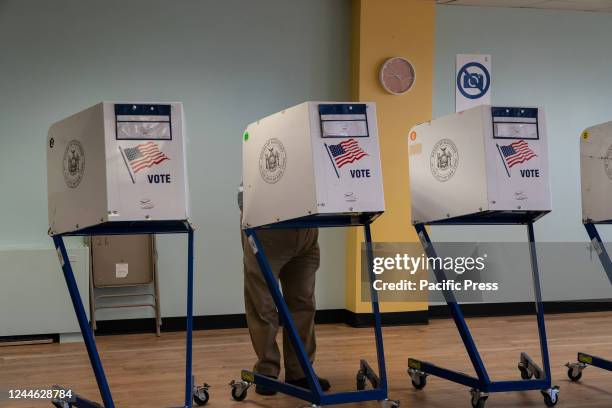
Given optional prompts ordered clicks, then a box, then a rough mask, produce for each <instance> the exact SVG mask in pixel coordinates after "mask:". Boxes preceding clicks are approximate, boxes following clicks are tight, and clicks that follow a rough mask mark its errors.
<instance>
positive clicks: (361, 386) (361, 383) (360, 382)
mask: <svg viewBox="0 0 612 408" xmlns="http://www.w3.org/2000/svg"><path fill="white" fill-rule="evenodd" d="M355 387H356V388H357V390H358V391H363V390H365V388H366V376H365V373H364V372H363V371H362V370H359V371H358V372H357V377H356V379H355Z"/></svg>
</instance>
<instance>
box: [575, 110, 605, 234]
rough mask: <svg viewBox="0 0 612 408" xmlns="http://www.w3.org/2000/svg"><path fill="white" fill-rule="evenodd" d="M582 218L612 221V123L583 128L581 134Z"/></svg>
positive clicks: (592, 220)
mask: <svg viewBox="0 0 612 408" xmlns="http://www.w3.org/2000/svg"><path fill="white" fill-rule="evenodd" d="M580 176H581V184H582V219H583V220H584V221H585V222H592V223H602V222H612V205H610V203H612V122H606V123H602V124H600V125H596V126H592V127H589V128H587V129H585V130H584V132H582V135H581V136H580Z"/></svg>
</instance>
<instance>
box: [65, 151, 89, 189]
mask: <svg viewBox="0 0 612 408" xmlns="http://www.w3.org/2000/svg"><path fill="white" fill-rule="evenodd" d="M63 163H64V181H65V182H66V185H67V186H68V187H70V188H76V187H77V186H78V185H79V184H80V183H81V180H82V179H83V172H84V171H85V151H84V150H83V145H81V142H79V141H78V140H71V141H70V142H68V145H67V146H66V151H64V159H63Z"/></svg>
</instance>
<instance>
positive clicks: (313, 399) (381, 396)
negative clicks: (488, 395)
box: [231, 214, 399, 408]
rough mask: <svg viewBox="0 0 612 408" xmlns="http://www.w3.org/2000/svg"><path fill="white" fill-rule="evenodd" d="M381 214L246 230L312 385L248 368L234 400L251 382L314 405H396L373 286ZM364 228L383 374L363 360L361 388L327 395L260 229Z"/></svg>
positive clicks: (235, 383) (234, 384)
mask: <svg viewBox="0 0 612 408" xmlns="http://www.w3.org/2000/svg"><path fill="white" fill-rule="evenodd" d="M378 215H379V214H361V215H355V216H350V215H338V216H333V217H317V218H315V217H312V218H306V219H298V220H295V221H286V222H280V223H277V224H272V225H269V226H266V227H260V228H250V229H245V233H246V236H247V239H248V240H249V242H250V243H251V246H252V248H253V252H254V253H255V256H256V258H257V262H258V264H259V267H260V269H261V272H262V274H263V276H264V279H265V281H266V284H267V285H268V289H269V290H270V294H271V295H272V298H273V300H274V303H275V305H276V308H277V310H278V313H279V315H280V319H281V322H282V323H283V326H284V329H285V330H286V331H287V334H288V336H289V340H290V341H291V344H292V345H293V349H294V350H295V352H296V354H297V359H298V362H299V363H300V366H301V368H302V370H303V371H304V374H305V376H306V379H307V381H308V384H309V388H310V389H305V388H301V387H296V386H293V385H290V384H287V383H284V382H281V381H278V380H275V379H272V378H270V377H266V376H263V375H260V374H257V373H255V372H252V371H249V370H243V371H242V373H241V380H240V381H232V383H231V385H232V397H233V398H234V399H235V400H238V401H242V400H243V399H244V398H245V397H246V393H247V389H248V388H249V387H250V385H251V384H260V385H263V386H265V387H268V388H271V389H274V390H277V391H279V392H281V393H283V394H287V395H291V396H293V397H296V398H299V399H302V400H304V401H308V402H310V403H311V404H313V405H331V404H343V403H352V402H361V401H376V400H378V401H381V402H382V404H383V406H385V407H388V408H391V407H397V406H398V405H399V403H398V402H397V401H391V400H389V399H388V398H387V397H388V396H387V394H388V392H387V391H388V390H387V374H386V369H385V356H384V349H383V341H382V325H381V317H380V310H379V305H378V294H377V292H376V291H375V290H374V288H373V287H372V284H371V283H372V282H373V281H374V279H375V278H374V272H373V251H372V236H371V233H370V223H371V222H372V221H373V220H374V219H375V218H376V217H377V216H378ZM360 225H362V226H363V227H364V230H365V242H366V253H367V258H368V266H369V268H368V270H369V279H370V294H371V300H372V313H373V315H374V334H375V338H376V353H377V360H378V372H379V374H380V377H379V376H378V375H376V373H375V372H374V370H372V368H371V367H370V366H369V365H368V363H367V362H366V361H364V360H361V362H360V368H359V371H358V373H357V389H358V391H349V392H339V393H331V394H325V393H324V392H323V390H322V389H321V386H320V384H319V381H318V377H317V376H316V374H315V371H314V368H313V367H312V364H311V362H310V360H309V358H308V354H307V353H306V350H305V349H304V344H303V342H302V340H301V339H300V336H299V334H298V332H297V329H296V327H295V323H294V321H293V318H292V316H291V312H290V311H289V308H288V306H287V303H286V302H285V299H284V298H283V295H282V292H281V290H280V287H279V284H278V282H277V280H276V278H275V277H274V274H273V272H272V269H271V267H270V264H269V263H268V259H267V258H266V255H265V253H264V249H263V247H262V246H261V243H260V242H259V240H258V239H257V234H256V230H257V229H268V228H274V229H283V228H319V227H344V226H360ZM366 379H367V380H369V382H370V384H371V385H372V387H373V389H368V390H365V381H366Z"/></svg>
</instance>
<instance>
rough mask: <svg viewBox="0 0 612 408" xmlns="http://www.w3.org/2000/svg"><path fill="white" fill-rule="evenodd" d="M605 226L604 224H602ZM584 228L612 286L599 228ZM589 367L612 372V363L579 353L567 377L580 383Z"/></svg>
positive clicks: (611, 271)
mask: <svg viewBox="0 0 612 408" xmlns="http://www.w3.org/2000/svg"><path fill="white" fill-rule="evenodd" d="M609 223H610V222H606V223H605V224H609ZM602 224H604V223H602ZM584 228H585V229H586V231H587V234H589V238H591V244H592V245H593V248H595V252H597V255H598V256H599V260H600V261H601V265H602V266H603V269H604V272H605V273H606V275H607V276H608V279H609V280H610V284H612V261H610V256H609V255H608V251H607V250H606V247H605V245H604V243H603V241H602V240H601V237H600V236H599V232H597V227H596V226H595V224H594V223H592V222H585V223H584ZM587 366H593V367H597V368H601V369H603V370H607V371H612V361H610V360H606V359H603V358H601V357H596V356H593V355H591V354H587V353H578V362H576V363H567V364H566V367H567V376H568V377H569V379H570V380H572V381H578V380H580V378H582V371H583V370H584V369H585V368H586V367H587Z"/></svg>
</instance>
